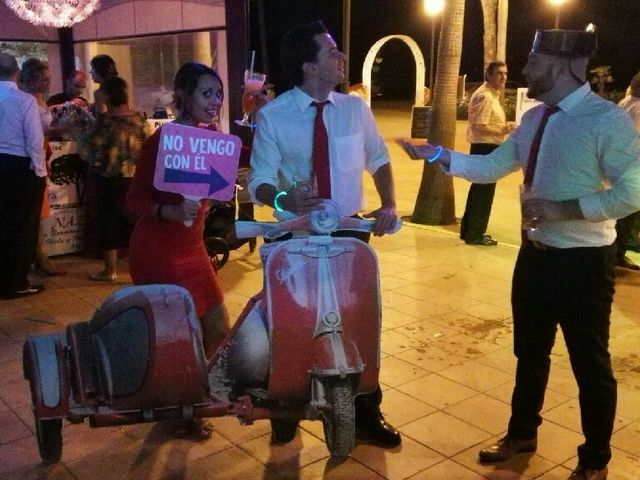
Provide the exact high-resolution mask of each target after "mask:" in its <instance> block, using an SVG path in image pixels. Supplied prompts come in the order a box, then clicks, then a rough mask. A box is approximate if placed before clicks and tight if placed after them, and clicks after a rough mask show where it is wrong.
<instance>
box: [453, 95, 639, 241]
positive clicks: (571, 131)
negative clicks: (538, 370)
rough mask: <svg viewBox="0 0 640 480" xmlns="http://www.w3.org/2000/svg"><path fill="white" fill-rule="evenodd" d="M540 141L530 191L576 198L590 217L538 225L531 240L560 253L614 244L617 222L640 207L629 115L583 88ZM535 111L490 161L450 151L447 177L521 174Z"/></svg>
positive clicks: (482, 179) (487, 179)
mask: <svg viewBox="0 0 640 480" xmlns="http://www.w3.org/2000/svg"><path fill="white" fill-rule="evenodd" d="M558 107H560V111H559V112H557V113H555V114H554V115H551V117H549V121H548V123H547V126H546V128H545V130H544V135H543V136H542V142H541V144H540V150H539V154H538V161H537V164H536V171H535V176H534V179H533V188H534V190H535V192H536V195H538V196H539V197H541V198H545V199H548V200H555V201H559V200H574V199H578V200H579V204H580V209H581V210H582V214H583V215H584V217H585V219H583V220H566V221H556V222H541V223H539V224H538V227H537V228H536V229H535V230H531V231H528V235H529V238H530V239H532V240H537V241H539V242H543V243H545V244H547V245H550V246H553V247H557V248H574V247H598V246H604V245H610V244H611V243H613V241H614V240H615V238H616V231H615V219H616V218H621V217H625V216H627V215H629V214H630V213H633V212H634V211H636V210H638V209H640V139H639V138H638V133H637V132H636V129H635V127H634V125H633V123H632V122H631V120H630V118H629V115H627V114H626V113H625V112H624V111H623V110H622V109H621V108H619V107H618V106H616V105H614V104H613V103H611V102H609V101H606V100H603V99H602V98H600V97H599V96H597V95H596V94H594V93H592V92H591V88H590V87H589V84H584V85H582V86H581V87H580V88H578V89H577V90H575V91H574V92H572V93H571V94H569V95H567V96H566V97H565V98H564V99H562V101H561V102H559V103H558ZM544 108H545V107H544V105H539V106H536V107H534V108H532V109H530V110H528V111H527V112H525V114H524V115H523V117H522V123H521V125H520V126H519V127H518V128H517V129H516V130H515V131H514V132H513V133H512V134H511V135H510V136H509V138H507V140H506V141H505V142H504V143H503V144H502V145H501V146H500V147H498V148H497V149H496V150H494V151H493V152H492V153H490V154H489V155H484V156H482V155H464V154H461V153H457V152H451V165H450V168H449V173H450V174H451V175H456V176H460V177H464V178H466V179H468V180H470V181H473V182H476V183H493V182H495V181H496V180H497V179H499V178H501V177H503V176H505V175H507V174H508V173H510V172H513V171H515V170H518V169H520V168H522V169H525V168H526V163H527V160H528V157H529V150H530V148H531V143H532V141H533V137H534V135H535V133H536V130H537V128H538V125H539V124H540V119H541V117H542V114H543V109H544Z"/></svg>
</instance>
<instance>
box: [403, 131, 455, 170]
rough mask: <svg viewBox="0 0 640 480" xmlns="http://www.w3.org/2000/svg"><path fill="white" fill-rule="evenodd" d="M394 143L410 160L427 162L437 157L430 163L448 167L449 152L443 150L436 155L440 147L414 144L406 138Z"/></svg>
mask: <svg viewBox="0 0 640 480" xmlns="http://www.w3.org/2000/svg"><path fill="white" fill-rule="evenodd" d="M396 143H397V144H398V145H400V146H401V147H402V148H403V150H404V151H405V152H407V154H408V155H409V157H410V158H411V159H412V160H426V161H429V160H430V159H433V158H434V157H436V156H437V159H436V160H435V161H433V162H430V163H442V164H444V165H445V166H448V165H449V162H450V160H451V157H450V156H449V151H448V150H446V149H444V150H442V153H440V154H438V152H439V151H440V149H441V148H442V147H438V146H436V145H433V144H431V143H427V142H420V143H416V142H415V140H410V139H407V138H398V139H397V140H396Z"/></svg>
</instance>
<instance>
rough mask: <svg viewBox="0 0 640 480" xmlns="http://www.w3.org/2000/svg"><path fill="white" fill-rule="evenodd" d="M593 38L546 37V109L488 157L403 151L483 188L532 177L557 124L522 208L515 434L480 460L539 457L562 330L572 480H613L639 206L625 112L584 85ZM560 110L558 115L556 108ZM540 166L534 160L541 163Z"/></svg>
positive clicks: (637, 159) (539, 80)
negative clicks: (573, 418)
mask: <svg viewBox="0 0 640 480" xmlns="http://www.w3.org/2000/svg"><path fill="white" fill-rule="evenodd" d="M596 43H597V42H596V36H595V33H593V32H588V31H584V32H583V31H577V30H539V31H538V32H537V33H536V37H535V39H534V43H533V47H532V50H531V53H530V55H529V60H528V62H527V64H526V66H525V67H524V70H523V71H522V73H523V75H524V76H525V77H526V79H527V81H528V83H529V89H528V92H527V96H529V97H530V98H535V99H537V100H539V101H541V102H543V104H544V105H539V106H536V107H534V108H532V109H531V110H528V111H527V112H526V113H525V114H524V116H523V117H522V123H521V125H520V126H519V127H518V128H517V129H516V130H515V131H514V132H513V133H512V134H511V135H510V136H509V138H508V139H507V140H506V141H505V142H504V143H503V144H502V145H501V146H500V147H498V148H497V149H496V150H494V151H493V152H492V153H490V154H489V155H486V156H484V157H478V156H475V155H464V154H460V153H458V152H453V151H451V152H450V151H447V150H444V151H440V150H438V149H437V148H436V147H434V146H433V145H428V144H426V145H419V146H415V145H412V144H411V143H409V142H407V141H404V142H402V144H403V146H404V147H405V149H406V151H407V152H408V153H409V154H410V155H411V156H412V157H413V158H425V159H433V158H434V156H435V155H436V153H438V152H439V153H440V155H438V156H437V160H438V161H439V162H440V164H441V165H442V166H443V168H444V169H445V170H447V171H448V172H449V173H450V174H451V175H457V176H462V177H464V178H467V179H469V180H472V181H490V180H495V179H498V178H500V177H502V176H504V175H506V174H507V173H509V172H512V171H515V170H517V169H519V168H523V169H524V170H525V171H526V170H527V168H526V167H527V165H528V164H529V157H530V151H531V150H532V148H531V147H532V144H533V143H534V142H533V140H534V137H535V136H536V133H537V132H538V131H539V126H540V125H541V124H542V123H541V121H542V119H543V116H544V115H546V114H547V112H546V111H547V110H549V112H548V113H551V112H554V111H555V112H556V113H554V114H553V115H551V116H549V117H548V122H547V124H546V129H544V131H543V134H542V140H541V142H540V143H539V147H540V148H539V152H538V155H537V162H536V164H535V165H536V167H535V173H534V175H533V181H532V183H531V185H532V186H533V188H534V191H535V192H536V198H532V199H530V200H528V201H525V202H524V203H523V206H522V209H523V217H524V220H526V221H528V222H530V223H532V224H533V225H534V226H535V229H530V230H528V231H526V237H525V238H523V240H524V241H523V245H522V247H521V249H520V252H519V253H518V259H517V261H516V266H515V270H514V273H513V284H512V292H511V305H512V310H513V323H514V352H515V355H516V357H517V369H516V382H515V387H514V391H513V396H512V400H511V419H510V421H509V427H508V430H507V434H506V436H505V437H504V438H502V439H500V440H499V441H498V442H497V443H495V444H494V445H491V446H489V447H487V448H485V449H483V450H481V451H480V454H479V456H480V461H481V462H485V463H488V462H498V461H504V460H507V459H509V458H510V457H512V456H513V455H515V454H517V453H522V452H533V451H535V450H536V448H537V430H538V426H539V425H540V424H541V423H542V417H541V416H540V412H541V410H542V405H543V402H544V394H545V390H546V386H547V381H548V379H549V371H550V365H551V359H550V355H551V349H552V348H553V344H554V342H555V335H556V330H557V326H558V324H559V325H560V327H561V328H562V332H563V334H564V339H565V343H566V346H567V350H568V352H569V358H570V361H571V367H572V369H573V373H574V376H575V378H576V381H577V383H578V388H579V390H580V394H579V403H580V414H581V420H582V429H583V434H584V436H585V442H584V444H582V445H580V446H579V447H578V466H577V467H576V469H575V470H574V472H573V473H572V474H571V476H570V477H569V479H570V480H605V479H606V478H607V464H608V463H609V460H610V459H611V447H610V440H611V433H612V431H613V425H614V419H615V410H616V400H617V384H616V380H615V378H614V376H613V372H612V369H611V356H610V354H609V325H610V322H609V317H610V314H611V303H612V301H613V293H614V280H613V268H614V262H615V254H616V247H615V244H614V241H615V237H616V231H615V220H614V219H615V218H621V217H624V216H626V215H629V214H630V213H632V212H634V211H637V210H638V209H640V140H639V138H638V134H637V132H636V130H635V127H634V125H633V122H632V121H631V119H630V118H629V116H628V115H627V114H626V113H625V112H624V111H623V110H622V109H621V108H619V107H618V106H616V105H614V104H613V103H611V102H608V101H606V100H604V99H602V98H600V97H599V96H597V95H596V94H594V93H593V92H592V91H591V88H590V86H589V84H588V83H586V82H585V78H586V70H587V66H588V63H589V57H590V56H591V55H592V54H593V53H594V52H595V49H596ZM555 107H557V109H556V108H555ZM531 165H533V163H532V164H531Z"/></svg>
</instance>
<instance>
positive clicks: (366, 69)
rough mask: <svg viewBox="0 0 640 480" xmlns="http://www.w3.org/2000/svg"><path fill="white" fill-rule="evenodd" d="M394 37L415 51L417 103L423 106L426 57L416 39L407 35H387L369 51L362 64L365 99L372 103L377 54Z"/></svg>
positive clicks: (369, 103)
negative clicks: (372, 73)
mask: <svg viewBox="0 0 640 480" xmlns="http://www.w3.org/2000/svg"><path fill="white" fill-rule="evenodd" d="M393 39H398V40H402V41H403V42H404V43H406V44H407V46H408V47H409V48H410V49H411V53H413V58H414V59H415V61H416V97H415V105H420V106H422V105H424V80H425V66H424V57H423V56H422V51H420V47H418V44H417V43H416V41H415V40H414V39H413V38H411V37H409V36H407V35H389V36H387V37H383V38H381V39H380V40H378V41H377V42H376V43H374V44H373V46H372V47H371V49H370V50H369V53H367V56H366V57H365V59H364V64H363V65H362V84H363V85H364V89H365V101H366V102H367V105H369V106H370V105H371V68H372V67H373V62H374V60H375V59H376V55H378V52H379V51H380V49H381V48H382V46H383V45H384V44H385V43H387V42H388V41H389V40H393Z"/></svg>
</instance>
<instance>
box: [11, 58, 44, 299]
mask: <svg viewBox="0 0 640 480" xmlns="http://www.w3.org/2000/svg"><path fill="white" fill-rule="evenodd" d="M18 72H19V68H18V63H17V62H16V59H15V58H14V57H12V56H11V55H8V54H6V53H0V297H4V298H18V297H23V296H27V295H35V294H36V293H39V292H41V291H42V290H43V289H44V286H42V285H39V286H32V285H29V281H28V280H27V274H28V273H29V270H30V268H31V263H32V262H33V260H34V255H35V249H36V246H37V242H38V225H39V222H40V209H41V208H42V198H43V193H44V185H45V176H46V174H47V171H46V165H45V151H44V135H43V131H42V124H41V123H40V115H39V114H38V106H37V104H36V99H35V98H34V97H33V96H32V95H29V94H28V93H25V92H21V91H20V90H18V86H17V84H16V80H17V77H18Z"/></svg>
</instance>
